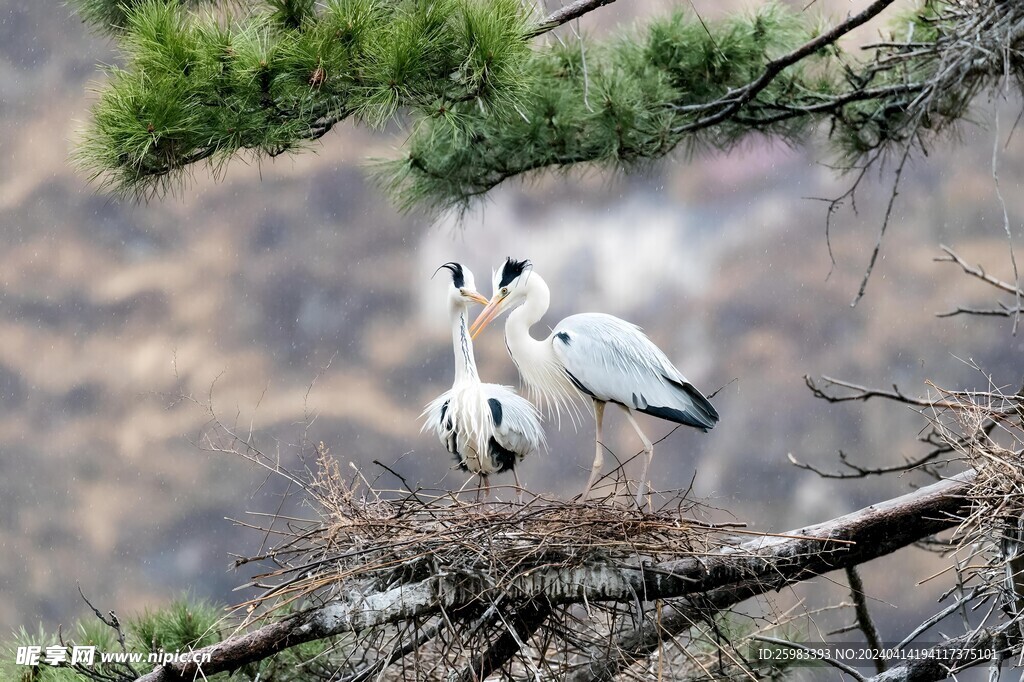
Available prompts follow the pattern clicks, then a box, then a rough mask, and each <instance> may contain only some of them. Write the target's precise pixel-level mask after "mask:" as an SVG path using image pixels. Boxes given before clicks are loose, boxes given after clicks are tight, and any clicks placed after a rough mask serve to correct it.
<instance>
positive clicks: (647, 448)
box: [622, 406, 654, 509]
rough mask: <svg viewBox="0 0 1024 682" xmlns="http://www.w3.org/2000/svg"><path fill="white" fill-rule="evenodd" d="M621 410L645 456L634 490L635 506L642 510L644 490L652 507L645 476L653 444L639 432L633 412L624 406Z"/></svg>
mask: <svg viewBox="0 0 1024 682" xmlns="http://www.w3.org/2000/svg"><path fill="white" fill-rule="evenodd" d="M622 409H623V410H624V411H625V412H626V419H628V420H629V423H630V424H632V425H633V430H634V431H636V435H638V436H640V440H641V441H643V444H644V454H645V455H647V456H646V457H645V458H644V469H643V471H642V472H641V474H640V483H639V484H638V485H637V488H636V506H637V507H640V508H641V509H642V508H643V506H644V491H645V489H646V491H647V504H648V505H653V503H652V502H651V493H650V486H649V485H648V483H647V475H648V473H649V471H650V468H651V462H652V461H653V460H654V444H653V443H651V441H650V440H648V438H647V436H645V435H644V432H643V431H641V430H640V425H639V424H637V423H636V418H635V417H633V410H631V409H629V408H628V407H626V406H623V407H622ZM652 508H653V506H652Z"/></svg>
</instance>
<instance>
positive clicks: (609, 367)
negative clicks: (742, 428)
mask: <svg viewBox="0 0 1024 682" xmlns="http://www.w3.org/2000/svg"><path fill="white" fill-rule="evenodd" d="M550 343H551V345H552V348H553V350H554V353H555V356H556V357H557V358H558V359H559V361H560V362H561V363H562V364H563V365H564V366H565V369H566V371H567V372H568V373H569V376H570V378H572V380H573V382H574V383H576V385H577V387H578V388H580V390H582V391H584V392H585V393H588V394H590V395H591V396H593V397H595V398H597V399H598V400H603V401H606V402H609V401H610V402H616V403H620V404H622V405H625V406H626V407H630V408H632V409H635V410H638V411H640V412H645V413H647V414H651V415H654V416H655V417H660V418H662V419H668V420H669V421H674V422H678V423H680V424H686V425H687V426H694V427H696V428H699V429H704V430H705V431H706V430H707V429H710V428H712V427H713V426H714V425H715V423H716V422H718V412H717V411H716V410H715V408H714V406H712V405H711V403H710V402H708V400H707V398H705V397H704V396H703V395H702V394H701V393H700V391H698V390H697V389H696V388H694V387H693V385H692V384H690V382H689V381H687V380H686V377H684V376H683V375H682V373H681V372H680V371H679V370H678V369H676V367H675V365H673V364H672V362H671V361H670V360H669V359H668V357H666V355H665V354H664V353H663V352H661V349H659V348H658V347H657V346H655V345H654V343H653V342H652V341H651V340H650V339H649V338H647V335H646V334H644V333H643V331H641V329H640V328H639V327H637V326H636V325H634V324H630V323H629V322H626V321H625V320H620V319H619V318H617V317H614V316H612V315H605V314H603V313H583V314H580V315H571V316H569V317H567V318H565V319H564V320H562V321H561V322H560V323H559V324H558V326H557V327H555V330H554V331H553V332H552V334H551V338H550Z"/></svg>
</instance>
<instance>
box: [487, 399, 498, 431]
mask: <svg viewBox="0 0 1024 682" xmlns="http://www.w3.org/2000/svg"><path fill="white" fill-rule="evenodd" d="M487 404H488V405H490V406H491V418H492V419H493V420H494V425H495V426H501V401H500V400H498V399H497V398H488V399H487Z"/></svg>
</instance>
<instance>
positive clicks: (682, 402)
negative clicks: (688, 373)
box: [470, 258, 718, 506]
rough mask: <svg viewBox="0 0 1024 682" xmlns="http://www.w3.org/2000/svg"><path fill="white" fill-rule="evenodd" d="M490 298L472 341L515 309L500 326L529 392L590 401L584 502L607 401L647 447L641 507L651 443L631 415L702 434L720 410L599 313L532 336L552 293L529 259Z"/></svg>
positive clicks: (599, 460)
mask: <svg viewBox="0 0 1024 682" xmlns="http://www.w3.org/2000/svg"><path fill="white" fill-rule="evenodd" d="M493 286H494V289H493V291H494V295H493V296H492V297H491V300H490V301H488V303H487V306H486V307H485V308H484V309H483V311H481V313H480V315H479V316H478V317H477V318H476V321H475V322H474V323H473V326H472V327H471V329H470V332H471V333H472V335H473V337H474V338H475V337H476V335H477V334H479V333H480V332H481V330H483V328H484V327H486V326H487V325H488V324H490V322H491V321H492V320H494V319H495V318H496V317H497V316H498V315H500V314H502V313H503V312H505V311H507V310H511V311H512V312H511V313H510V314H509V316H508V320H507V321H506V322H505V344H506V345H507V346H508V352H509V355H511V356H512V360H513V362H515V364H516V367H517V368H518V369H519V374H520V375H521V376H522V378H523V383H525V384H526V386H527V387H528V389H529V391H530V397H531V398H533V399H534V400H536V401H537V402H538V403H543V404H544V405H546V406H547V408H548V411H549V412H556V413H560V411H561V409H562V408H563V407H569V406H571V405H572V404H573V403H575V401H576V400H577V399H579V398H582V394H586V395H588V396H590V397H591V398H592V399H593V401H594V419H595V421H596V423H597V431H596V436H595V441H596V452H595V455H594V464H593V467H592V468H591V471H590V478H589V479H588V480H587V486H586V487H585V488H584V489H583V494H582V499H584V500H586V499H587V495H588V494H589V493H590V489H591V488H592V487H593V485H594V482H595V481H596V480H597V478H598V476H599V475H600V473H601V466H602V465H603V464H604V451H603V448H602V445H601V422H602V420H603V419H604V408H605V405H606V404H607V403H610V402H611V403H616V404H618V405H619V406H620V407H621V408H622V409H623V410H624V411H625V413H626V418H627V419H628V420H629V423H630V424H631V425H632V426H633V429H634V430H636V433H637V435H638V436H640V440H641V441H642V442H643V444H644V453H645V454H646V459H645V461H644V467H643V474H642V475H641V477H640V484H639V486H638V488H637V493H636V501H637V505H638V506H642V505H643V497H644V488H645V486H646V487H648V488H649V487H650V486H649V483H648V480H647V475H648V471H649V469H650V464H651V461H652V460H653V459H654V445H653V444H652V443H651V441H650V440H649V439H648V438H647V436H645V435H644V432H643V431H641V430H640V425H639V424H637V422H636V419H635V418H634V416H633V412H634V411H637V412H644V413H646V414H650V415H653V416H655V417H660V418H661V419H667V420H668V421H672V422H677V423H679V424H684V425H686V426H692V427H695V428H698V429H700V430H702V431H705V432H706V431H707V430H708V429H711V428H713V427H714V426H715V424H716V423H717V422H718V412H717V411H716V410H715V408H714V406H712V405H711V403H710V402H708V399H707V398H705V397H704V396H703V395H702V394H701V392H700V391H698V390H697V389H696V388H694V387H693V385H692V384H690V382H689V381H687V380H686V377H684V376H683V375H682V373H681V372H680V371H679V370H678V369H676V368H675V366H674V365H673V364H672V363H671V362H670V361H669V359H668V358H667V357H666V356H665V354H664V353H663V352H662V351H661V349H659V348H658V347H657V346H655V345H654V343H653V342H652V341H651V340H650V339H649V338H647V336H646V335H645V334H644V333H643V331H642V330H641V329H640V328H639V327H637V326H636V325H634V324H631V323H629V322H626V321H625V320H621V319H619V318H617V317H613V316H612V315H606V314H604V313H581V314H578V315H570V316H569V317H567V318H565V319H564V320H562V321H561V322H559V323H558V325H557V326H556V327H555V328H554V330H552V332H551V334H549V335H548V337H547V338H546V339H543V340H538V339H535V338H533V336H531V335H530V327H532V326H533V325H534V324H536V323H537V322H538V321H539V320H540V319H541V318H542V317H543V316H544V313H546V312H547V310H548V305H549V304H550V302H551V291H550V290H549V289H548V285H547V284H546V283H545V282H544V280H543V278H541V276H540V275H538V274H537V273H536V272H534V271H533V265H532V264H531V263H530V261H528V260H522V261H517V260H513V259H512V258H509V259H508V260H506V261H505V264H504V265H503V266H502V268H501V269H500V270H498V271H497V272H495V273H494V283H493Z"/></svg>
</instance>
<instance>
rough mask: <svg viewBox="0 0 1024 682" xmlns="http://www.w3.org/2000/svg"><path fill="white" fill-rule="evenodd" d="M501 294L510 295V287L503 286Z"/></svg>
mask: <svg viewBox="0 0 1024 682" xmlns="http://www.w3.org/2000/svg"><path fill="white" fill-rule="evenodd" d="M501 295H502V296H508V287H502V288H501Z"/></svg>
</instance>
